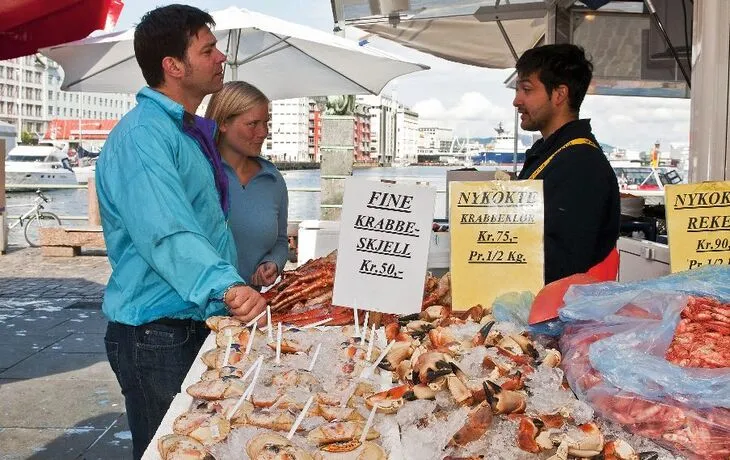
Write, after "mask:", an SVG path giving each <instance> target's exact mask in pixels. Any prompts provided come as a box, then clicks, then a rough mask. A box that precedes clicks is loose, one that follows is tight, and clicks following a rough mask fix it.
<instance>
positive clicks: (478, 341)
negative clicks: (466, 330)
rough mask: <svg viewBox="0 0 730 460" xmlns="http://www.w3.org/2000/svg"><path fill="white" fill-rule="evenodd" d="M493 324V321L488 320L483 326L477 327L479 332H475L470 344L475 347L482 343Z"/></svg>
mask: <svg viewBox="0 0 730 460" xmlns="http://www.w3.org/2000/svg"><path fill="white" fill-rule="evenodd" d="M494 324H495V323H494V321H488V322H487V323H486V324H484V326H482V327H481V328H480V329H479V332H477V333H476V335H475V336H474V338H473V339H472V345H474V346H475V347H478V346H479V345H484V340H486V338H487V335H489V331H491V330H492V327H494Z"/></svg>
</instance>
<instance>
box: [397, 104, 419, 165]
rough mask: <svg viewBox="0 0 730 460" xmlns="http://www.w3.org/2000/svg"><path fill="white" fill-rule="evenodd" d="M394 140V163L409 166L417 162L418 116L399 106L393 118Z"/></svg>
mask: <svg viewBox="0 0 730 460" xmlns="http://www.w3.org/2000/svg"><path fill="white" fill-rule="evenodd" d="M395 119H396V120H395V125H396V138H395V146H396V147H395V152H396V153H395V157H394V159H393V162H394V163H397V164H411V163H416V162H417V161H418V139H419V132H418V114H417V113H416V112H414V111H413V110H411V109H410V108H408V107H405V106H402V105H399V106H398V110H397V112H396V117H395Z"/></svg>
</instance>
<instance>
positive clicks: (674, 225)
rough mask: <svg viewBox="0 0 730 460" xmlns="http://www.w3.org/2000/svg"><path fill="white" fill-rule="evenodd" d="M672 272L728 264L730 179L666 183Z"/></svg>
mask: <svg viewBox="0 0 730 460" xmlns="http://www.w3.org/2000/svg"><path fill="white" fill-rule="evenodd" d="M664 191H665V199H664V204H665V207H666V212H667V231H668V234H669V235H668V236H669V257H670V263H671V267H672V273H676V272H680V271H684V270H691V269H693V268H699V267H702V266H704V265H730V182H701V183H699V184H683V185H667V186H666V188H665V189H664Z"/></svg>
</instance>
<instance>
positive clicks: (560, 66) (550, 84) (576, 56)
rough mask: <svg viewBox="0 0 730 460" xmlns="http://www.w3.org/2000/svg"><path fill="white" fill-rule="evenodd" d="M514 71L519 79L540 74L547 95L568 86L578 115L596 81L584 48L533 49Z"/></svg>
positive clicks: (567, 45)
mask: <svg viewBox="0 0 730 460" xmlns="http://www.w3.org/2000/svg"><path fill="white" fill-rule="evenodd" d="M515 67H516V69H517V75H518V77H519V78H526V77H529V76H530V75H532V74H533V73H537V76H538V78H539V79H540V82H542V84H543V85H545V89H546V90H547V92H548V95H550V94H552V92H553V90H554V89H555V88H557V87H558V86H560V85H565V86H567V87H568V101H569V106H570V108H571V109H572V110H573V112H575V113H576V114H578V111H579V110H580V105H581V104H582V103H583V98H585V95H586V92H587V91H588V85H590V84H591V78H593V64H591V61H589V60H588V59H587V58H586V54H585V51H584V50H583V48H581V47H580V46H576V45H570V44H559V45H543V46H538V47H536V48H531V49H529V50H527V51H525V53H524V54H523V55H522V56H520V58H519V59H518V60H517V64H516V65H515Z"/></svg>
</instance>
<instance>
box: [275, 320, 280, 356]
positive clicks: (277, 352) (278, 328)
mask: <svg viewBox="0 0 730 460" xmlns="http://www.w3.org/2000/svg"><path fill="white" fill-rule="evenodd" d="M278 324H279V325H278V326H277V328H276V361H275V362H276V364H280V363H281V323H278Z"/></svg>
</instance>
